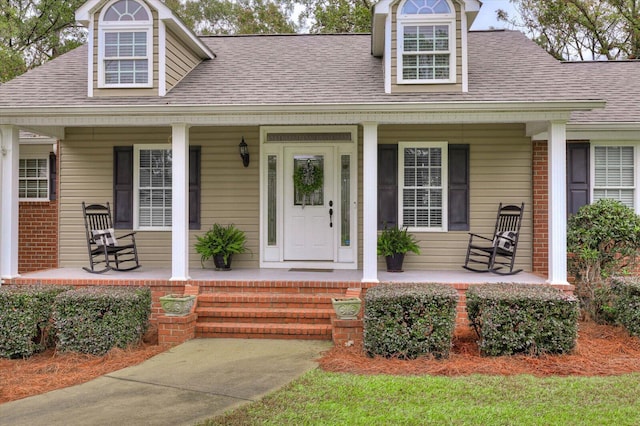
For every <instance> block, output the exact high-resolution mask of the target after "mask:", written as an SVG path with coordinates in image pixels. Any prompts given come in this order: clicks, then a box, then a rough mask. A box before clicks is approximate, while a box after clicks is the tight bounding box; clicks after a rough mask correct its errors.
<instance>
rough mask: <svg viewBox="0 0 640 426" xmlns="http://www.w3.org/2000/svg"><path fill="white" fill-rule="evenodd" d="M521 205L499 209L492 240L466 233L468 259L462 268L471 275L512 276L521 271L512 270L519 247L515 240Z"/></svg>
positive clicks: (518, 231) (517, 232)
mask: <svg viewBox="0 0 640 426" xmlns="http://www.w3.org/2000/svg"><path fill="white" fill-rule="evenodd" d="M523 213H524V203H522V205H521V206H515V205H508V206H503V205H502V203H500V206H499V207H498V217H497V218H496V226H495V229H494V232H493V236H492V237H491V238H488V237H483V236H481V235H478V234H471V233H470V234H469V246H468V247H467V258H466V260H465V262H464V266H463V268H465V269H468V270H469V271H474V272H493V273H496V274H500V275H513V274H517V273H518V272H521V271H522V269H517V270H515V271H514V270H513V265H514V263H515V260H516V249H517V248H518V237H519V235H520V225H521V224H522V214H523Z"/></svg>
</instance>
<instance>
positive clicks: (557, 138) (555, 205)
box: [548, 121, 568, 284]
mask: <svg viewBox="0 0 640 426" xmlns="http://www.w3.org/2000/svg"><path fill="white" fill-rule="evenodd" d="M548 149H549V166H548V167H549V213H548V216H549V242H548V246H549V283H550V284H568V281H567V134H566V123H565V122H564V121H552V122H550V123H549V141H548Z"/></svg>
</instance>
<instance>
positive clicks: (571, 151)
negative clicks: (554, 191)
mask: <svg viewBox="0 0 640 426" xmlns="http://www.w3.org/2000/svg"><path fill="white" fill-rule="evenodd" d="M589 155H590V148H589V143H588V142H586V143H569V144H567V215H572V214H575V213H577V212H578V210H579V209H580V207H582V206H584V205H586V204H589V193H590V189H591V188H590V187H589V185H590V177H589V167H590V164H589Z"/></svg>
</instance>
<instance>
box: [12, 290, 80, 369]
mask: <svg viewBox="0 0 640 426" xmlns="http://www.w3.org/2000/svg"><path fill="white" fill-rule="evenodd" d="M70 288H71V287H60V286H43V285H25V286H2V287H0V357H3V358H19V357H22V358H27V357H29V356H31V355H32V354H33V353H35V352H38V351H42V350H44V349H46V348H47V347H48V346H49V345H48V343H49V342H50V341H53V339H52V336H51V335H50V334H51V331H52V329H51V326H50V319H51V313H52V310H53V301H54V300H55V298H56V296H57V295H58V294H60V293H62V292H64V291H67V290H69V289H70Z"/></svg>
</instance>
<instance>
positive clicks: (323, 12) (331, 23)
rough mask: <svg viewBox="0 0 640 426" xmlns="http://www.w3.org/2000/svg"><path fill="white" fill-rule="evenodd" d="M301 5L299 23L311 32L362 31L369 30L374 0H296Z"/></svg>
mask: <svg viewBox="0 0 640 426" xmlns="http://www.w3.org/2000/svg"><path fill="white" fill-rule="evenodd" d="M289 1H292V0H289ZM295 3H298V4H299V5H301V6H303V10H302V12H301V13H300V16H299V20H300V25H301V26H303V27H306V26H307V25H308V24H310V25H309V32H311V33H364V32H370V31H371V7H372V6H373V3H375V1H374V0H297V1H296V2H295Z"/></svg>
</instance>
